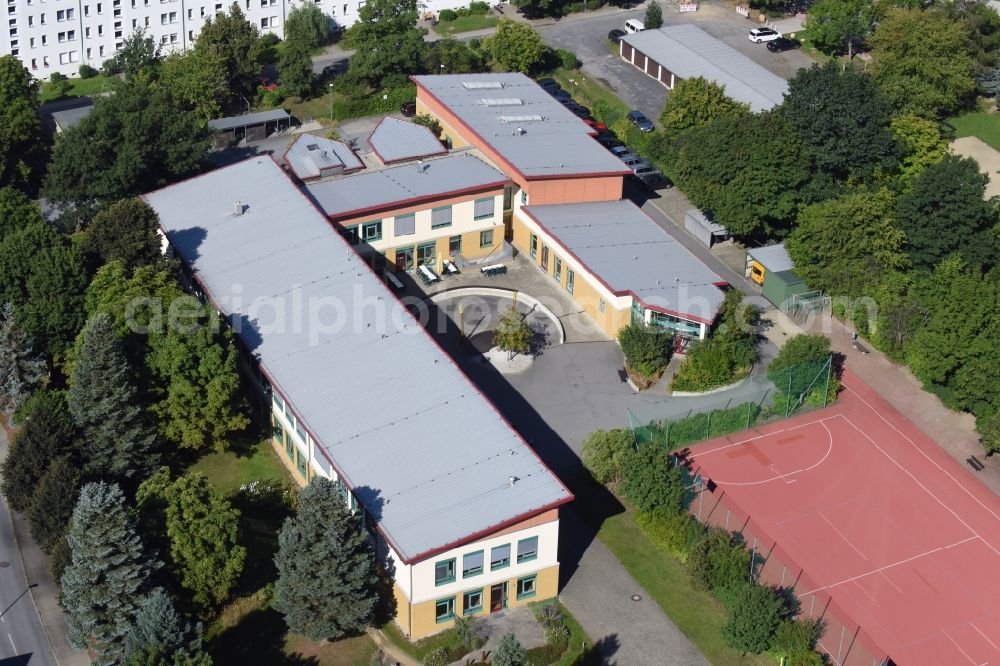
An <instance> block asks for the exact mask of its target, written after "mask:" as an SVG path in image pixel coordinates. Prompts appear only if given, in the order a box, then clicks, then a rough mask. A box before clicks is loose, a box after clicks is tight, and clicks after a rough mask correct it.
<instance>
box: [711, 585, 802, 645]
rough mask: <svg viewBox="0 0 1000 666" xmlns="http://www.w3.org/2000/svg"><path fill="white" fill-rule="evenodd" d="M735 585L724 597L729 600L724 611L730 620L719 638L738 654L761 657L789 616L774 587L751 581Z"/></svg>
mask: <svg viewBox="0 0 1000 666" xmlns="http://www.w3.org/2000/svg"><path fill="white" fill-rule="evenodd" d="M736 585H737V586H738V587H737V588H736V589H734V590H731V591H729V593H728V595H727V596H728V597H729V598H730V599H731V601H730V603H729V604H728V607H727V609H726V610H728V611H729V621H728V622H726V624H724V625H723V627H722V637H723V638H725V639H726V642H727V643H729V644H730V645H731V646H732V647H734V648H736V649H737V650H739V651H741V652H750V653H751V654H760V653H761V652H763V651H764V650H766V649H767V648H768V646H769V645H770V644H771V638H772V637H773V636H774V631H775V629H777V628H778V624H779V623H780V622H781V621H782V620H784V619H785V618H786V616H787V615H788V611H787V609H786V607H785V602H784V600H783V599H782V597H781V596H780V595H779V594H778V592H777V590H775V589H774V588H773V587H769V586H765V585H757V584H756V583H750V582H740V583H737V584H736Z"/></svg>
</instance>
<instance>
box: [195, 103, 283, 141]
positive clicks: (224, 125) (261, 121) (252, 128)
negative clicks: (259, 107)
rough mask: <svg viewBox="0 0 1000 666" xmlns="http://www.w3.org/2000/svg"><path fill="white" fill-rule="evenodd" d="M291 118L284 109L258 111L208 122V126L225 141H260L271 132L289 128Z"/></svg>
mask: <svg viewBox="0 0 1000 666" xmlns="http://www.w3.org/2000/svg"><path fill="white" fill-rule="evenodd" d="M291 124H292V118H291V116H289V115H288V112H287V111H285V110H284V109H271V110H270V111H258V112H257V113H247V114H245V115H242V116H229V117H226V118H217V119H216V120H209V121H208V126H209V127H211V128H212V129H214V130H218V131H219V134H220V135H221V138H222V139H224V140H226V141H231V142H235V141H239V140H241V139H244V138H245V139H246V140H247V141H260V140H261V139H264V138H267V135H268V134H270V133H271V132H278V131H281V130H282V129H288V128H289V127H291Z"/></svg>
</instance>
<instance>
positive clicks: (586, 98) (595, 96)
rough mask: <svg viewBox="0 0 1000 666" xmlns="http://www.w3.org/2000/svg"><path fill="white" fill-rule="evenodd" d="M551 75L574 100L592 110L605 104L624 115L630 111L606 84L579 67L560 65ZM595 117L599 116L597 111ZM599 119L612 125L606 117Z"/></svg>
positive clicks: (606, 106) (609, 125)
mask: <svg viewBox="0 0 1000 666" xmlns="http://www.w3.org/2000/svg"><path fill="white" fill-rule="evenodd" d="M549 75H550V76H551V77H552V78H554V79H555V80H556V81H558V82H559V85H561V86H562V87H563V88H564V89H565V90H566V92H568V93H569V94H570V95H572V96H573V99H574V100H576V101H577V102H578V103H580V104H582V105H584V106H588V107H590V109H591V110H592V111H595V110H596V108H597V107H598V106H603V107H605V108H607V109H611V110H612V111H613V112H617V113H620V114H621V115H622V116H624V115H625V114H627V113H628V112H629V108H628V106H626V105H625V103H624V102H623V101H621V100H620V99H618V97H617V96H616V95H615V94H614V93H613V92H611V91H610V90H608V88H607V87H606V86H604V85H603V84H601V83H600V82H599V81H595V80H594V79H591V78H587V76H586V75H584V73H583V72H581V71H580V70H578V69H565V68H563V67H560V68H558V69H555V70H553V71H552V72H550V73H549ZM595 117H598V116H597V115H596V113H595ZM598 119H599V120H601V121H602V122H604V123H605V124H607V125H608V127H611V123H610V122H608V120H606V119H605V118H600V117H598Z"/></svg>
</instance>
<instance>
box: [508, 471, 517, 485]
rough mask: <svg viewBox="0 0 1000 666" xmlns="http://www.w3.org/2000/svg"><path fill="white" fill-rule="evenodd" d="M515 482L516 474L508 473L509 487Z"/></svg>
mask: <svg viewBox="0 0 1000 666" xmlns="http://www.w3.org/2000/svg"><path fill="white" fill-rule="evenodd" d="M517 482H518V478H517V477H516V476H514V475H513V474H512V475H510V476H509V477H507V484H508V485H510V487H511V488H513V487H514V484H515V483H517Z"/></svg>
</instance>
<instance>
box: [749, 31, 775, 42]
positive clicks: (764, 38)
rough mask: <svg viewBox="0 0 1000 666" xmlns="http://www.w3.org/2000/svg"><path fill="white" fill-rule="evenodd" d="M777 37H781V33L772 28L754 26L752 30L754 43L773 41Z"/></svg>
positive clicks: (751, 39) (751, 38) (751, 35)
mask: <svg viewBox="0 0 1000 666" xmlns="http://www.w3.org/2000/svg"><path fill="white" fill-rule="evenodd" d="M776 39H781V33H780V32H778V31H777V30H774V29H772V28H753V29H752V30H750V41H751V42H753V43H754V44H762V43H764V42H773V41H774V40H776Z"/></svg>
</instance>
